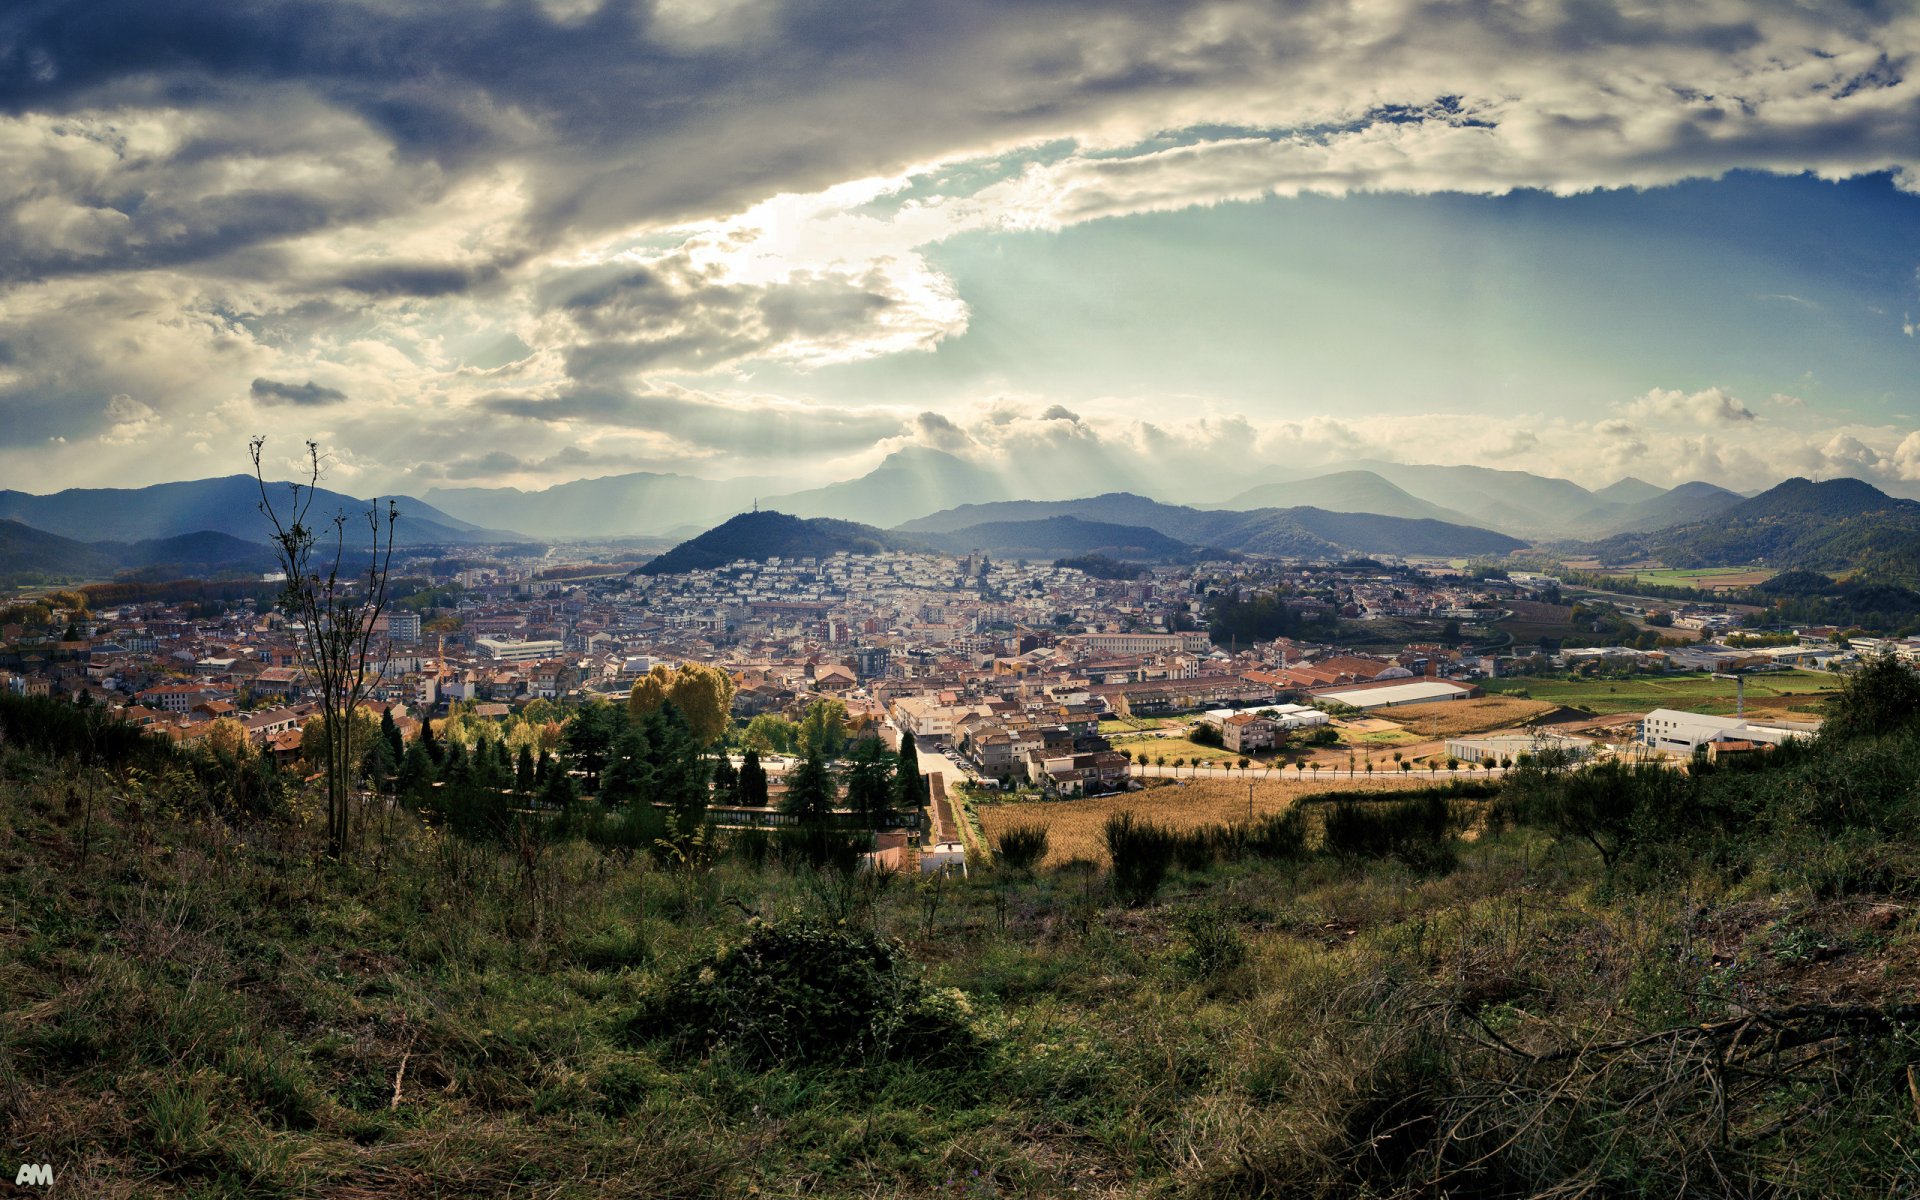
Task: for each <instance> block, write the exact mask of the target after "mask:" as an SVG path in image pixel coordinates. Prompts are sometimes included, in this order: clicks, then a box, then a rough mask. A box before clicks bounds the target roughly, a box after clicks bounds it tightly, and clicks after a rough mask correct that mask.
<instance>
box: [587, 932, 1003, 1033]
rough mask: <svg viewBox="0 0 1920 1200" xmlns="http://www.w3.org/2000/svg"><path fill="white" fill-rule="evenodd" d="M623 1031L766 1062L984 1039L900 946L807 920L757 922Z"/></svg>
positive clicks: (957, 1002) (687, 971) (679, 979)
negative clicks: (926, 980)
mask: <svg viewBox="0 0 1920 1200" xmlns="http://www.w3.org/2000/svg"><path fill="white" fill-rule="evenodd" d="M623 1032H624V1033H625V1035H626V1036H627V1037H628V1038H629V1039H632V1040H638V1041H647V1042H658V1043H664V1044H665V1045H666V1046H667V1047H668V1048H669V1049H670V1050H671V1051H674V1052H677V1053H680V1054H692V1053H711V1052H714V1051H726V1052H729V1053H731V1054H733V1055H735V1056H737V1057H738V1058H739V1059H740V1060H742V1061H744V1062H746V1063H747V1064H749V1065H751V1066H755V1067H762V1068H764V1067H772V1066H779V1065H791V1064H816V1065H818V1064H847V1063H855V1062H861V1061H867V1060H872V1059H887V1058H920V1057H931V1056H934V1055H939V1056H942V1057H959V1056H963V1055H965V1054H966V1053H968V1052H970V1051H971V1050H973V1049H976V1048H977V1046H978V1043H979V1041H980V1038H979V1036H978V1034H977V1032H976V1030H975V1029H974V1026H973V1024H972V1011H971V1006H970V1004H969V1003H968V1001H967V999H966V997H965V996H964V995H961V994H959V993H957V992H953V991H951V990H950V989H949V990H945V991H932V990H929V989H928V988H927V987H926V986H925V985H924V984H923V983H922V981H921V979H920V975H919V972H918V971H917V970H916V969H915V967H914V965H913V963H912V962H911V961H910V960H909V959H908V958H907V956H906V954H905V952H904V951H903V950H902V949H901V947H900V945H899V943H897V942H895V941H893V940H891V939H888V938H882V937H880V936H879V935H877V934H875V933H873V932H871V931H869V930H865V929H852V928H846V927H842V926H837V925H828V924H825V923H824V922H820V921H815V920H811V919H792V920H784V921H778V922H767V921H761V920H758V919H756V920H754V921H753V922H752V923H751V924H750V925H749V926H748V930H747V936H746V939H745V940H744V941H742V942H741V943H739V944H738V945H734V946H723V947H721V948H720V949H718V950H716V951H714V952H713V953H712V954H709V955H706V956H704V957H702V958H700V959H697V960H695V961H693V962H690V963H688V964H686V965H685V966H683V967H681V968H680V969H679V970H678V971H676V972H674V973H673V974H672V975H670V976H669V977H667V978H666V979H665V980H664V981H663V982H662V983H661V984H659V985H656V986H655V987H654V988H653V990H652V991H650V992H649V993H648V994H647V995H646V996H645V997H644V998H643V999H642V1001H641V1004H640V1006H639V1008H638V1009H637V1010H636V1011H635V1012H634V1013H633V1014H632V1015H631V1016H630V1017H628V1018H627V1020H626V1022H625V1026H624V1030H623Z"/></svg>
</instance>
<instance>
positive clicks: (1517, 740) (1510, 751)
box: [1447, 733, 1593, 763]
mask: <svg viewBox="0 0 1920 1200" xmlns="http://www.w3.org/2000/svg"><path fill="white" fill-rule="evenodd" d="M1552 753H1563V754H1566V755H1568V756H1569V757H1570V758H1571V759H1572V760H1574V761H1578V760H1580V759H1584V758H1587V757H1589V756H1591V755H1592V754H1593V743H1592V742H1590V741H1588V740H1586V739H1585V738H1575V737H1568V736H1566V735H1565V734H1560V733H1496V734H1491V735H1489V736H1486V737H1472V738H1453V739H1452V740H1450V741H1448V742H1447V757H1448V758H1457V759H1459V760H1460V761H1461V762H1483V763H1497V762H1502V761H1505V760H1512V761H1514V762H1518V761H1519V760H1520V757H1521V756H1522V755H1525V756H1527V757H1529V758H1539V757H1540V756H1541V755H1542V754H1552Z"/></svg>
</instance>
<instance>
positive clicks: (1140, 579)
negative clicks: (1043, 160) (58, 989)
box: [0, 551, 1920, 797]
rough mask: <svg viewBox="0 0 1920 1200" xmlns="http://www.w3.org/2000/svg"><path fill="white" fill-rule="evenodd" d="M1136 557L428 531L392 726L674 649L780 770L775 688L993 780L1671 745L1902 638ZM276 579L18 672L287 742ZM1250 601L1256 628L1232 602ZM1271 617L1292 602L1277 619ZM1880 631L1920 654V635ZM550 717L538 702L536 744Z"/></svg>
mask: <svg viewBox="0 0 1920 1200" xmlns="http://www.w3.org/2000/svg"><path fill="white" fill-rule="evenodd" d="M1095 570H1096V571H1097V570H1098V568H1097V567H1096V568H1095ZM1122 574H1124V575H1125V576H1126V577H1123V578H1104V577H1101V575H1100V574H1090V573H1088V571H1086V570H1083V569H1080V568H1078V567H1075V566H1070V565H1065V564H1064V563H1061V564H1045V563H1029V562H1024V561H998V560H994V559H991V558H989V557H988V556H986V555H984V554H981V553H978V552H976V553H974V554H972V555H967V556H963V557H946V556H939V555H927V554H907V553H898V552H892V553H878V554H872V555H853V554H847V553H839V554H834V555H832V556H828V557H823V558H820V559H815V558H811V557H798V558H792V559H785V560H783V559H779V558H774V559H769V560H766V561H756V562H746V561H739V562H734V563H731V564H729V565H727V566H725V567H722V568H718V569H711V570H695V571H691V572H688V573H685V574H680V575H665V576H654V577H647V576H643V575H639V574H633V573H629V572H628V571H626V570H624V569H621V568H618V567H612V568H604V567H600V566H596V565H595V564H592V563H587V564H578V563H576V564H560V565H556V564H555V563H554V562H553V561H552V559H551V558H550V557H549V558H527V557H517V558H516V557H504V556H503V557H488V556H487V555H486V554H485V553H484V552H479V551H466V552H464V553H463V556H462V557H461V558H459V559H456V560H446V559H435V558H416V559H411V560H406V561H402V562H398V563H396V564H395V565H394V567H393V570H392V577H393V581H394V582H393V588H392V592H393V595H392V598H391V601H390V603H389V604H388V605H387V606H386V608H385V609H384V611H381V612H380V613H379V615H378V616H377V618H375V619H374V625H373V632H374V638H373V642H372V650H371V654H370V667H369V671H370V675H371V679H372V682H371V683H370V686H369V689H368V692H367V695H368V700H367V705H368V707H369V708H370V710H371V712H372V714H373V715H374V716H375V717H379V718H387V719H390V720H391V721H392V723H393V724H394V725H395V726H396V727H397V729H398V730H399V731H400V735H401V737H402V739H403V740H404V741H412V740H414V739H415V738H417V737H418V736H419V731H420V729H421V727H422V724H423V723H424V722H428V721H434V720H439V721H441V722H444V721H446V720H447V719H448V718H449V717H453V716H459V717H461V718H462V719H463V720H464V721H467V722H479V723H489V722H491V723H504V722H507V721H509V720H510V719H512V720H515V721H517V722H518V723H519V724H521V725H523V726H526V727H528V728H531V727H532V726H534V725H538V724H541V723H544V722H548V721H554V722H555V724H554V729H557V728H558V720H560V719H564V717H565V716H566V713H567V712H568V711H569V710H571V709H575V708H577V707H578V706H580V705H583V704H590V703H593V702H595V701H614V702H621V703H624V701H625V700H626V698H627V696H628V694H629V692H630V691H631V690H632V688H633V686H634V684H635V683H636V682H637V681H639V680H640V679H642V678H644V677H645V676H647V675H648V673H649V672H650V671H651V670H653V668H655V667H656V666H657V665H662V664H664V665H667V666H677V665H678V664H682V663H699V664H706V665H711V666H714V667H717V668H719V669H721V670H723V671H725V672H726V673H727V674H728V676H729V677H730V678H731V680H732V682H733V685H734V690H733V694H732V717H733V721H734V731H733V733H732V734H731V735H730V736H729V738H728V739H727V744H728V745H729V746H730V747H732V748H734V749H735V750H736V751H738V750H740V749H744V748H746V747H748V746H752V747H753V748H754V749H756V750H758V751H759V752H761V753H764V754H767V755H768V756H769V761H770V763H772V765H773V769H774V771H775V772H776V776H777V774H778V772H780V771H781V770H782V769H783V767H782V765H781V759H780V752H781V751H784V750H789V749H791V747H789V746H784V745H778V744H775V743H776V742H778V741H780V740H782V739H779V738H777V737H775V738H769V737H768V736H767V735H766V730H767V728H768V725H767V720H766V719H772V720H774V721H776V722H778V721H782V720H784V721H788V722H794V723H797V722H799V721H801V720H803V719H804V717H805V715H806V714H807V713H808V711H809V710H810V709H812V708H813V707H814V706H816V705H818V704H820V703H822V702H828V703H830V704H832V705H835V706H838V707H837V708H836V709H835V711H836V713H839V714H842V716H841V719H843V720H844V722H845V723H846V725H847V727H849V728H852V729H869V730H871V731H873V732H874V733H876V734H877V735H878V736H880V737H881V738H882V740H883V741H885V742H886V743H887V744H888V745H889V747H897V746H898V745H899V741H900V737H901V735H902V734H907V733H910V734H912V735H913V738H914V740H915V741H916V743H917V744H918V746H919V747H920V748H921V750H922V751H923V752H930V753H932V754H934V755H938V756H941V757H938V758H934V759H930V760H928V761H929V762H931V763H933V764H936V765H937V766H939V767H942V768H944V769H947V770H950V771H952V772H953V773H954V775H955V777H954V778H953V779H952V780H951V781H950V782H951V783H953V784H956V785H958V784H963V783H964V784H966V785H968V786H969V787H971V788H973V789H975V790H976V791H979V792H985V791H994V792H999V793H1002V794H1011V793H1016V792H1017V793H1022V794H1031V795H1038V796H1043V797H1069V796H1086V795H1097V794H1102V793H1110V792H1115V791H1119V790H1123V789H1126V788H1128V787H1135V788H1137V787H1141V786H1143V785H1146V784H1148V783H1150V782H1160V781H1167V780H1171V781H1176V782H1177V781H1179V780H1181V779H1182V778H1188V779H1191V778H1194V777H1195V776H1197V775H1201V774H1205V775H1207V776H1208V777H1212V776H1213V775H1215V774H1222V775H1231V773H1232V772H1234V771H1236V770H1237V771H1239V772H1240V773H1241V775H1243V776H1249V777H1251V774H1250V773H1257V772H1265V775H1266V777H1268V778H1270V777H1271V776H1272V774H1273V773H1274V771H1275V770H1276V769H1277V770H1279V771H1280V772H1282V773H1283V776H1284V772H1285V771H1287V770H1288V769H1291V770H1292V772H1293V774H1294V776H1295V777H1296V778H1301V777H1304V776H1305V775H1306V774H1307V773H1308V772H1309V771H1311V773H1312V774H1313V776H1314V778H1315V780H1316V782H1319V781H1321V780H1322V779H1323V778H1324V781H1325V782H1326V784H1327V785H1328V786H1331V787H1338V786H1341V784H1342V781H1345V783H1347V784H1355V783H1357V782H1360V781H1372V780H1373V779H1374V778H1375V777H1376V776H1377V775H1380V774H1382V773H1390V772H1400V773H1404V772H1411V771H1418V772H1420V773H1422V774H1423V775H1433V774H1437V773H1440V772H1445V773H1446V775H1447V776H1448V777H1449V778H1451V777H1456V776H1459V775H1463V774H1464V775H1472V774H1474V773H1475V772H1485V771H1488V770H1499V769H1501V768H1503V767H1510V766H1511V765H1513V764H1514V763H1515V762H1516V761H1522V760H1524V759H1525V758H1527V757H1528V756H1529V755H1530V754H1533V755H1537V754H1540V753H1543V752H1545V751H1549V750H1551V751H1554V752H1558V753H1561V754H1565V755H1567V756H1570V757H1571V758H1573V759H1587V758H1591V757H1595V756H1603V757H1624V758H1629V759H1631V760H1633V761H1661V760H1670V761H1675V762H1686V761H1691V760H1692V759H1693V758H1694V757H1695V756H1700V755H1712V756H1713V757H1715V758H1716V759H1717V758H1718V757H1720V756H1722V755H1727V754H1741V753H1753V752H1756V751H1763V750H1764V749H1765V748H1767V747H1770V746H1772V745H1777V744H1779V743H1780V742H1782V741H1784V740H1788V739H1792V738H1796V737H1801V736H1804V735H1806V734H1807V733H1809V732H1811V731H1812V730H1814V729H1816V728H1817V726H1818V718H1817V716H1814V715H1812V714H1813V713H1814V711H1815V707H1816V704H1815V703H1800V704H1795V703H1793V701H1795V699H1796V698H1798V699H1800V700H1802V701H1808V702H1817V699H1818V696H1817V693H1818V692H1820V691H1823V690H1825V689H1826V688H1827V687H1829V686H1830V683H1829V681H1828V678H1827V674H1828V673H1830V672H1832V671H1834V670H1836V669H1844V668H1845V667H1847V666H1848V665H1849V664H1851V663H1853V662H1856V661H1858V659H1859V656H1860V655H1862V654H1863V653H1869V652H1873V651H1875V650H1878V649H1880V648H1882V643H1881V642H1880V640H1878V639H1872V638H1863V637H1858V636H1856V637H1855V638H1854V639H1853V640H1852V641H1851V643H1849V644H1842V643H1841V641H1839V640H1837V639H1836V637H1835V631H1834V630H1831V629H1825V628H1820V629H1803V630H1800V631H1797V633H1796V634H1795V635H1794V636H1791V637H1783V636H1772V637H1767V638H1762V639H1753V638H1747V637H1744V636H1743V635H1742V634H1741V632H1740V627H1739V626H1738V625H1737V623H1736V622H1737V616H1736V615H1735V614H1731V613H1729V612H1727V611H1726V610H1725V606H1722V605H1715V604H1712V603H1701V604H1691V603H1669V604H1666V605H1665V606H1664V607H1661V608H1657V609H1656V608H1653V607H1646V608H1637V607H1634V606H1632V605H1626V606H1624V607H1609V608H1607V609H1606V610H1605V613H1604V616H1605V619H1604V620H1601V621H1595V622H1593V627H1594V628H1595V629H1598V630H1600V631H1601V632H1602V633H1603V634H1608V633H1618V632H1619V631H1620V630H1624V631H1625V633H1626V634H1628V635H1631V636H1624V637H1619V638H1618V639H1617V640H1614V641H1609V640H1608V638H1607V637H1605V636H1602V637H1589V638H1586V639H1580V638H1573V639H1570V640H1571V641H1575V642H1582V641H1585V642H1597V643H1599V644H1591V645H1589V644H1580V645H1554V644H1552V642H1551V641H1550V640H1549V639H1544V638H1543V639H1539V640H1538V641H1537V642H1536V643H1531V644H1522V643H1517V642H1515V641H1514V640H1513V638H1512V637H1511V636H1510V635H1509V634H1506V633H1503V632H1502V627H1503V623H1510V622H1511V621H1512V620H1513V619H1514V618H1515V617H1516V614H1521V615H1527V616H1534V617H1537V616H1538V614H1539V610H1541V609H1542V608H1543V606H1546V603H1547V601H1558V600H1560V599H1563V597H1562V596H1561V595H1560V591H1561V583H1560V581H1559V580H1557V579H1555V578H1553V577H1551V576H1549V575H1545V574H1539V573H1529V572H1524V571H1518V570H1513V571H1508V570H1502V569H1498V568H1488V567H1487V566H1486V565H1485V564H1462V563H1458V562H1447V561H1413V562H1405V561H1379V560H1375V559H1366V560H1353V561H1348V562H1343V563H1300V562H1284V561H1266V560H1263V561H1249V560H1246V559H1239V560H1235V561H1222V562H1206V563H1199V564H1196V565H1191V566H1163V567H1154V568H1141V569H1139V570H1135V571H1128V572H1123V573H1122ZM277 588H278V581H277V580H276V579H274V578H267V579H262V580H259V581H257V582H256V583H254V584H251V585H249V586H247V587H244V588H241V589H238V591H237V593H236V594H233V595H230V596H228V597H227V598H225V599H216V600H208V599H205V598H204V597H199V596H196V598H194V599H191V600H180V599H174V600H169V599H127V600H120V601H117V602H101V603H98V605H97V607H89V606H88V605H89V601H88V599H87V597H86V594H85V593H83V592H54V593H50V594H48V595H45V596H42V597H40V598H39V599H37V600H33V601H27V602H17V603H15V604H14V605H13V606H12V607H11V608H10V609H8V610H7V613H6V614H5V616H6V623H5V627H4V629H0V636H3V638H4V644H5V651H4V658H0V668H3V669H4V673H0V686H4V688H5V689H6V690H8V691H11V692H13V693H15V694H24V695H42V696H57V697H63V698H66V699H69V700H73V701H76V702H79V703H84V704H93V705H99V706H103V707H105V708H108V709H111V710H114V711H115V712H116V713H117V714H118V715H119V716H120V717H121V718H122V719H124V720H125V721H128V722H130V723H132V724H134V725H136V726H139V727H142V728H144V729H146V730H148V731H149V732H154V733H160V734H164V735H165V736H166V737H168V738H170V739H174V740H176V741H179V742H194V741H197V740H201V739H209V738H211V739H215V741H216V743H220V742H225V743H228V744H231V743H235V742H238V741H240V740H242V739H244V740H245V742H247V743H248V744H249V745H251V746H253V747H255V748H257V749H258V750H259V751H260V752H261V753H263V754H265V755H267V756H270V757H271V759H272V760H274V761H275V762H276V763H279V764H282V765H287V766H297V765H298V764H299V763H300V762H301V761H302V755H303V745H305V746H306V747H307V753H308V755H309V756H310V755H311V744H312V741H313V733H312V730H313V729H314V728H315V727H316V723H317V716H316V713H317V705H316V692H315V686H314V683H313V681H312V678H311V676H310V673H309V670H308V663H307V660H306V659H305V657H304V652H303V650H302V647H301V644H300V639H299V636H298V634H299V631H298V630H297V629H296V628H295V627H293V626H291V625H290V624H289V623H288V621H287V618H286V617H285V616H284V615H283V614H282V613H281V612H279V611H278V610H277V609H276V608H275V607H274V604H273V601H274V598H275V595H276V592H277ZM115 590H116V589H115V588H114V587H112V586H110V587H108V588H106V589H103V593H102V595H103V600H105V601H111V600H113V594H114V592H115ZM120 590H121V591H124V590H125V588H124V587H122V588H120ZM228 590H229V591H233V590H234V589H231V588H229V589H228ZM187 591H189V592H191V591H193V589H192V588H190V587H189V588H187ZM1654 603H1657V602H1651V601H1650V602H1649V605H1652V604H1654ZM1263 622H1264V625H1263ZM1609 622H1611V625H1610V624H1609ZM1636 623H1637V624H1636ZM1241 627H1244V629H1245V631H1246V633H1247V634H1248V636H1245V637H1242V636H1241V635H1240V633H1239V632H1229V630H1238V629H1240V628H1241ZM1278 628H1285V629H1287V630H1288V631H1289V632H1287V633H1284V634H1273V635H1272V636H1263V635H1265V634H1269V633H1272V631H1273V630H1275V629H1278ZM1375 631H1385V635H1384V639H1383V637H1382V635H1380V634H1378V633H1376V632H1375ZM1656 634H1658V635H1659V636H1655V635H1656ZM1667 635H1679V636H1667ZM1502 637H1505V638H1506V640H1507V641H1508V643H1509V644H1508V645H1507V646H1505V647H1504V648H1501V649H1492V650H1490V649H1487V648H1486V647H1488V646H1489V645H1493V644H1497V643H1498V642H1499V640H1500V639H1501V638H1502ZM1715 639H1718V640H1715ZM1743 641H1745V642H1752V641H1759V642H1764V643H1765V644H1750V645H1742V644H1741V643H1742V642H1743ZM1476 647H1479V648H1476ZM1884 648H1885V649H1886V650H1888V651H1889V652H1892V653H1895V654H1897V655H1899V656H1902V657H1904V658H1906V659H1908V660H1910V661H1920V639H1912V638H1909V639H1905V640H1903V641H1896V640H1889V641H1886V642H1885V643H1884ZM1581 679H1587V680H1598V679H1607V680H1613V681H1616V683H1615V684H1612V685H1609V691H1613V690H1614V688H1615V687H1617V686H1619V685H1620V684H1624V683H1626V682H1627V681H1631V680H1641V681H1648V680H1662V679H1666V680H1681V681H1686V682H1687V683H1688V685H1689V686H1688V687H1679V686H1677V685H1670V690H1672V691H1674V693H1675V696H1676V699H1675V700H1674V701H1673V702H1672V703H1665V702H1656V701H1657V700H1658V693H1657V692H1648V693H1645V695H1646V696H1647V697H1648V698H1647V699H1646V700H1645V701H1644V702H1636V700H1637V698H1638V697H1639V695H1640V694H1639V693H1636V692H1634V690H1633V688H1631V687H1629V689H1628V696H1627V697H1626V700H1625V702H1624V703H1609V704H1601V705H1593V704H1581V703H1558V702H1555V701H1554V700H1553V696H1554V694H1555V689H1556V688H1560V689H1562V690H1565V689H1567V688H1569V687H1571V686H1573V682H1572V681H1578V680H1581ZM1589 686H1592V685H1589ZM1730 692H1731V693H1733V695H1734V699H1735V704H1734V706H1733V708H1732V709H1731V711H1728V709H1727V705H1726V704H1725V703H1724V701H1725V700H1726V698H1727V694H1728V693H1730ZM1535 693H1538V697H1537V698H1536V695H1535ZM1614 695H1615V696H1618V692H1617V691H1615V692H1614ZM1688 697H1700V698H1706V699H1709V700H1711V701H1712V703H1709V704H1708V705H1706V706H1705V707H1707V708H1710V709H1712V711H1693V706H1692V705H1690V704H1688V703H1687V698H1688ZM528 718H532V720H531V721H529V720H528ZM756 718H761V720H758V721H756ZM523 736H526V737H531V736H532V735H523ZM556 741H557V737H556V735H555V734H554V733H553V732H551V731H550V732H548V734H547V735H546V739H545V745H544V746H536V749H552V748H553V747H554V745H555V743H556Z"/></svg>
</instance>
